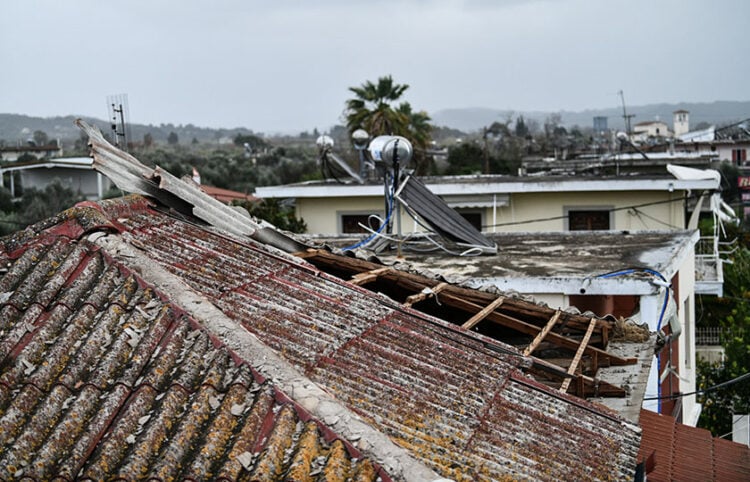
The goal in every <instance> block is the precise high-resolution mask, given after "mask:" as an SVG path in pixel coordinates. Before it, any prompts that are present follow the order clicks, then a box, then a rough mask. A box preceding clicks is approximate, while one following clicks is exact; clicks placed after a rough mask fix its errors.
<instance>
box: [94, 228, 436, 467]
mask: <svg viewBox="0 0 750 482" xmlns="http://www.w3.org/2000/svg"><path fill="white" fill-rule="evenodd" d="M95 244H97V245H99V246H100V247H101V248H102V249H103V250H104V251H106V252H107V253H109V254H110V255H111V256H112V257H113V258H114V259H115V260H119V259H121V258H122V257H126V258H127V262H128V264H129V265H131V266H134V267H135V268H136V269H141V270H144V271H145V270H148V272H149V279H150V281H151V283H153V285H154V286H155V288H156V289H158V290H159V291H161V292H162V293H165V294H167V295H168V296H169V298H170V299H171V300H172V301H171V302H172V303H174V304H176V305H177V306H178V307H179V308H180V309H181V310H183V311H184V312H185V313H187V314H188V315H190V316H191V317H192V318H193V319H195V320H196V321H198V322H199V323H200V324H201V325H202V326H203V327H204V328H205V329H206V330H207V331H208V332H209V333H211V334H212V335H213V336H215V337H216V338H217V339H218V340H219V341H220V342H222V343H223V344H224V346H226V347H227V348H228V349H229V350H231V351H233V352H235V353H237V354H238V355H240V356H241V357H242V358H243V359H244V360H246V361H248V362H252V361H255V364H253V365H251V366H252V368H253V369H254V370H256V371H257V372H258V373H260V374H261V375H262V376H263V377H266V378H268V379H270V380H271V381H272V382H273V383H274V385H275V386H277V387H278V388H279V390H280V391H282V392H283V393H286V394H288V396H289V398H290V399H291V400H293V401H295V402H296V403H297V404H299V405H300V406H301V407H302V408H303V409H305V410H307V411H308V412H309V413H311V414H312V415H313V416H314V417H315V418H317V419H319V420H321V421H325V422H326V424H327V425H328V426H329V427H330V428H331V429H332V430H333V431H335V432H336V433H338V434H340V435H341V436H343V437H345V438H346V439H348V440H358V441H359V446H358V447H357V448H358V450H360V451H362V452H363V453H364V454H365V455H367V456H369V457H372V458H373V459H374V460H375V461H376V462H377V463H378V464H380V465H381V466H382V467H383V468H384V469H385V470H386V472H387V473H389V474H390V475H391V476H393V477H394V478H397V479H401V478H402V479H403V480H406V481H426V480H434V479H437V478H438V476H437V475H436V474H435V473H434V471H432V469H430V468H428V467H427V466H426V465H424V464H423V463H422V462H420V461H418V460H416V459H415V458H414V457H413V456H412V455H411V454H410V453H409V452H408V451H407V450H406V449H404V448H402V447H399V446H398V445H396V444H395V443H393V442H392V441H391V440H390V438H389V437H388V436H387V435H385V434H384V433H382V432H381V431H379V430H377V429H375V428H373V427H372V426H371V425H369V424H367V423H365V422H364V421H363V420H362V418H361V417H360V416H359V415H358V414H356V413H355V412H353V411H352V410H350V409H349V408H348V407H347V406H345V405H344V404H343V403H341V402H339V401H338V400H337V399H336V398H334V397H332V396H331V395H330V394H329V393H328V392H326V391H324V390H323V389H322V388H321V387H319V386H318V385H317V384H316V383H315V382H313V381H312V380H311V379H309V378H308V377H307V376H306V375H304V374H303V373H301V372H300V371H299V370H298V369H297V368H295V367H294V366H293V365H292V364H291V363H289V362H287V361H286V360H285V359H283V358H282V357H281V356H280V355H279V354H277V353H276V352H275V351H274V350H273V349H271V348H270V347H268V346H267V345H265V344H264V343H263V342H261V341H260V339H258V338H257V337H256V336H255V335H253V334H251V333H250V332H248V331H247V330H246V329H244V328H242V327H240V326H239V325H237V324H236V323H235V322H234V321H233V320H231V319H230V318H229V317H227V316H226V315H225V314H224V313H223V312H222V311H221V310H220V309H219V308H217V307H216V306H214V305H213V303H211V301H209V300H208V299H206V298H205V297H203V296H202V295H200V294H198V293H196V292H195V291H194V290H193V289H192V288H191V287H189V286H187V285H186V284H185V283H184V282H183V281H182V280H180V279H178V278H177V277H176V276H174V275H173V274H171V273H169V272H168V271H167V270H165V269H163V268H162V267H160V266H158V265H157V264H155V263H153V261H152V260H151V259H149V258H147V257H146V256H145V255H143V254H142V253H141V252H140V251H139V250H136V249H133V247H132V246H131V245H130V244H128V243H127V242H126V241H124V240H121V239H118V238H114V237H102V238H99V239H97V240H96V241H95ZM259 361H262V362H259ZM329 421H332V422H333V423H328V422H329Z"/></svg>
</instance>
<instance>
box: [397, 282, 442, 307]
mask: <svg viewBox="0 0 750 482" xmlns="http://www.w3.org/2000/svg"><path fill="white" fill-rule="evenodd" d="M448 286H450V285H449V284H448V283H440V284H438V285H436V286H435V287H434V288H425V289H423V290H422V291H420V292H419V293H417V294H415V295H411V296H409V297H408V298H406V301H405V302H404V305H405V306H411V305H413V304H414V303H419V302H420V301H423V300H426V299H427V298H430V297H432V296H436V295H437V294H438V293H440V292H441V291H443V290H444V289H445V288H447V287H448Z"/></svg>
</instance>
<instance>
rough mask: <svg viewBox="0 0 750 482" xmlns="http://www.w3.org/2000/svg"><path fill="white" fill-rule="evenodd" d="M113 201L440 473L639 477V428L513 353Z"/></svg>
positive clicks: (128, 223) (120, 214) (152, 248)
mask: <svg viewBox="0 0 750 482" xmlns="http://www.w3.org/2000/svg"><path fill="white" fill-rule="evenodd" d="M131 202H132V201H131ZM102 206H103V210H104V212H105V214H106V216H105V217H106V218H107V219H109V220H110V222H111V223H112V224H113V225H116V227H117V228H118V229H119V230H120V231H121V234H119V236H121V237H122V238H123V239H124V240H126V241H127V242H128V243H130V244H131V245H132V246H134V247H136V248H138V249H139V250H142V252H143V253H145V254H146V255H147V256H148V257H149V258H151V259H153V260H154V262H156V263H159V264H160V265H161V266H163V267H164V268H166V269H167V270H168V271H170V272H171V273H173V274H174V275H175V276H177V277H179V278H180V279H182V280H184V281H185V282H186V283H187V284H188V285H189V286H190V287H191V288H193V289H194V290H195V291H197V292H199V293H202V294H203V295H205V296H206V297H207V298H208V299H209V300H210V301H211V302H213V303H214V304H215V305H216V306H217V307H219V308H220V309H221V310H222V311H223V312H224V313H225V314H226V315H227V316H228V317H230V318H232V319H234V320H236V321H237V322H238V323H241V324H242V325H243V326H244V327H245V328H246V329H247V330H248V331H250V332H252V333H253V334H255V335H256V336H257V337H258V338H259V339H260V340H262V341H263V342H264V343H266V344H267V345H268V346H270V347H272V348H273V349H274V350H276V351H277V352H278V353H280V354H281V355H282V356H283V357H285V358H286V359H288V360H289V361H290V362H291V363H293V364H294V365H296V366H297V367H298V368H299V369H300V371H303V372H304V373H306V374H307V375H308V376H309V377H310V378H311V379H312V380H313V381H315V382H317V383H318V384H320V385H322V386H323V387H325V388H326V390H328V391H330V392H332V393H333V394H334V395H335V396H336V397H338V398H339V399H340V400H341V401H343V402H344V403H345V404H346V405H347V406H348V407H350V408H351V409H352V410H354V411H355V412H357V413H358V414H360V415H361V416H362V417H363V418H364V419H365V420H367V421H368V422H369V423H371V424H372V425H373V426H374V427H375V428H377V429H378V430H380V431H382V432H383V433H386V434H387V435H389V436H390V437H391V439H392V440H394V441H396V443H397V444H399V445H401V446H402V447H405V448H406V449H408V450H409V451H410V452H411V453H412V454H413V455H414V457H416V458H417V459H419V460H421V461H423V462H424V463H426V464H427V465H429V466H431V467H433V468H434V469H435V471H437V472H438V473H440V474H441V475H443V476H445V477H450V478H453V479H455V480H462V481H463V480H466V481H468V480H471V481H474V480H503V479H504V478H506V479H507V478H521V479H524V478H527V479H530V480H626V479H631V478H632V476H633V474H634V471H635V465H636V453H637V451H638V447H639V440H640V435H639V430H638V428H637V427H635V426H634V425H632V424H629V423H627V422H625V421H624V420H623V419H621V418H619V417H618V416H616V415H615V414H613V413H612V412H610V411H609V410H607V409H606V408H604V407H602V406H599V405H596V404H591V403H587V402H585V401H583V400H580V399H578V398H575V397H572V396H568V395H566V394H562V393H559V392H555V391H553V390H550V389H549V388H547V387H545V386H543V385H541V384H537V383H535V382H532V381H531V380H530V379H528V378H527V377H526V376H525V375H523V374H522V373H521V371H520V370H519V367H520V366H521V365H522V364H524V363H527V360H526V359H525V358H524V357H523V356H522V355H521V354H520V353H518V352H516V351H515V350H514V349H512V348H511V347H508V346H501V345H500V344H499V343H498V344H497V346H498V347H500V348H502V349H503V350H505V351H506V353H505V354H503V353H501V351H498V350H493V349H491V347H490V346H488V344H487V339H485V338H482V339H480V338H479V337H478V336H476V335H474V334H472V333H470V332H467V331H465V330H460V329H458V328H456V327H453V326H452V325H449V324H447V323H445V322H442V321H440V320H437V319H434V318H431V317H428V316H426V315H423V314H420V313H418V312H414V311H411V310H409V309H408V308H404V307H402V306H400V305H399V304H397V303H395V302H393V301H392V300H390V299H386V298H385V297H381V296H378V295H376V294H373V293H371V292H369V291H366V290H364V289H362V288H359V287H357V286H354V285H352V284H350V283H346V282H344V281H342V280H339V279H337V278H333V277H331V276H328V275H326V274H325V273H322V272H319V271H317V270H316V269H315V268H314V267H312V266H310V265H306V264H300V262H299V261H297V260H295V259H294V258H291V257H286V256H283V255H277V254H272V253H271V252H269V251H267V250H266V249H265V248H264V247H263V246H261V245H259V244H256V243H253V242H249V241H248V242H243V241H240V240H237V239H235V238H230V237H227V236H224V235H219V234H216V233H214V232H212V231H209V230H207V229H204V228H201V227H199V226H196V225H194V224H190V223H187V222H183V221H181V220H179V219H175V218H172V217H169V216H167V215H164V214H161V213H158V212H156V211H154V210H152V209H150V208H148V207H146V206H145V204H143V203H140V204H139V203H133V204H132V206H130V207H129V208H127V209H126V208H124V207H123V201H116V202H103V203H102ZM141 274H142V276H143V277H144V278H145V279H146V280H148V273H145V272H144V273H141ZM509 353H510V354H509ZM516 353H518V354H516ZM144 413H147V412H144ZM142 416H145V415H142Z"/></svg>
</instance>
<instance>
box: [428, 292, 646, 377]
mask: <svg viewBox="0 0 750 482" xmlns="http://www.w3.org/2000/svg"><path fill="white" fill-rule="evenodd" d="M442 300H443V301H444V302H445V303H446V304H450V305H451V306H456V307H460V308H461V309H464V310H467V311H468V310H475V311H477V312H479V311H481V310H482V307H481V306H480V305H477V304H475V303H472V302H470V301H466V300H464V299H462V298H459V297H457V296H454V295H453V294H451V293H449V292H447V291H446V292H444V293H443V294H442ZM449 302H450V303H449ZM487 319H488V320H490V321H492V322H494V323H497V324H499V325H503V326H505V327H507V328H511V329H513V330H516V331H519V332H521V333H526V334H527V335H532V336H536V335H537V334H538V333H539V332H540V331H541V330H542V328H541V327H539V326H536V325H532V324H530V323H526V322H524V321H521V320H518V319H516V318H513V317H512V316H508V315H506V314H505V313H500V312H499V311H495V312H492V313H490V314H489V315H488V316H487ZM545 340H547V341H548V342H550V343H554V344H555V345H556V346H561V347H563V348H567V349H569V350H577V349H578V347H579V346H580V345H581V344H580V343H579V342H578V341H576V340H572V339H570V338H568V337H566V336H564V335H560V334H557V333H555V332H554V331H552V332H550V333H549V334H548V335H547V336H546V337H545ZM585 353H586V354H587V355H593V354H594V353H598V354H599V362H600V363H601V362H602V360H609V362H610V365H613V366H616V365H633V364H635V363H637V362H638V359H637V358H621V357H618V356H617V355H613V354H612V353H609V352H607V351H605V350H602V349H601V348H596V347H594V346H590V345H588V346H586V349H585Z"/></svg>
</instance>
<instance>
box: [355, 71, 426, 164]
mask: <svg viewBox="0 0 750 482" xmlns="http://www.w3.org/2000/svg"><path fill="white" fill-rule="evenodd" d="M408 88H409V86H408V85H407V84H396V83H394V82H393V78H392V77H391V76H390V75H388V76H385V77H380V78H379V79H378V83H377V84H373V83H372V82H370V81H369V80H368V81H367V82H365V83H364V84H362V85H361V86H360V87H350V88H349V90H350V91H351V92H352V93H354V95H355V97H354V98H353V99H349V100H347V101H346V110H345V111H344V113H345V117H346V127H347V129H348V131H349V134H350V135H351V133H352V132H354V131H355V130H357V129H364V130H366V131H367V132H368V133H369V134H370V136H372V137H376V136H380V135H397V136H403V137H405V138H407V139H409V141H410V142H411V143H412V145H413V146H414V148H415V152H416V153H417V155H415V159H414V160H415V163H416V165H417V169H416V170H417V173H418V174H422V173H423V172H424V171H426V169H427V163H426V156H425V150H426V148H427V146H428V145H429V142H430V132H431V131H432V126H431V125H430V123H429V122H430V116H428V115H427V113H426V112H424V111H418V112H415V111H414V110H413V109H412V107H411V105H410V104H409V103H408V102H401V103H400V104H399V105H398V106H395V107H394V105H395V103H396V102H397V101H398V100H399V99H400V98H401V96H402V95H403V94H404V92H405V91H406V90H407V89H408Z"/></svg>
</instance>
